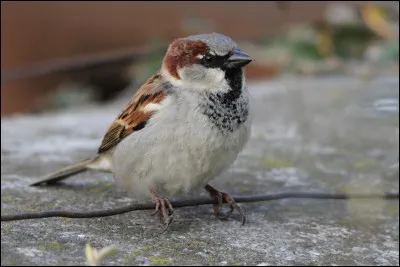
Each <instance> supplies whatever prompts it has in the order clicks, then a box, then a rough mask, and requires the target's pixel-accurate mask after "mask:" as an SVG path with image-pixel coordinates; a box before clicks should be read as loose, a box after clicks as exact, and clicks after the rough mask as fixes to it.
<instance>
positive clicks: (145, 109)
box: [140, 103, 161, 112]
mask: <svg viewBox="0 0 400 267" xmlns="http://www.w3.org/2000/svg"><path fill="white" fill-rule="evenodd" d="M160 108H161V105H160V104H155V103H150V104H147V105H146V106H144V107H142V108H141V109H140V110H141V111H143V112H152V111H157V110H159V109H160Z"/></svg>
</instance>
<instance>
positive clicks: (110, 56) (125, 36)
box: [1, 1, 399, 117]
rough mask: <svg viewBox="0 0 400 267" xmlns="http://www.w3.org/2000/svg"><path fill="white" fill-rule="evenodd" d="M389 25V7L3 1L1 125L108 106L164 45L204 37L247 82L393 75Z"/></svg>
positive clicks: (393, 34) (392, 12)
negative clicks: (230, 51)
mask: <svg viewBox="0 0 400 267" xmlns="http://www.w3.org/2000/svg"><path fill="white" fill-rule="evenodd" d="M398 20H399V4H398V2H397V1H382V2H381V1H376V2H375V1H346V2H344V1H343V2H341V1H338V2H336V1H335V2H333V1H324V2H311V1H310V2H307V1H305V2H291V1H276V2H274V1H270V2H251V1H246V2H244V1H243V2H217V1H215V2H118V1H113V2H111V1H110V2H23V1H18V2H17V1H15V2H14V1H2V2H1V72H2V78H1V79H2V83H1V94H2V98H1V116H2V117H4V116H9V115H12V114H17V113H32V112H46V111H50V110H57V109H61V108H66V107H71V106H79V105H85V104H86V103H106V102H108V101H112V100H113V99H115V98H117V97H118V96H121V94H123V93H124V92H126V91H127V90H133V91H134V90H135V89H136V88H137V86H136V85H139V84H140V83H142V82H143V81H144V80H146V79H147V78H148V76H149V75H150V74H151V73H153V72H154V71H156V70H157V69H158V68H159V66H160V62H161V60H162V56H163V54H164V52H165V49H166V47H167V45H168V43H169V42H170V41H171V40H172V39H174V38H176V37H182V36H186V35H190V34H197V33H203V32H212V31H216V32H220V33H223V34H226V35H228V36H230V37H232V38H233V39H234V40H236V41H237V42H238V43H239V45H240V46H241V48H242V49H243V50H244V51H246V52H247V53H249V54H250V55H251V56H253V57H254V58H256V61H255V62H254V63H253V64H250V65H249V66H248V68H247V71H248V77H249V80H257V79H264V80H265V79H271V78H274V77H276V76H278V75H289V74H290V75H306V76H309V75H329V74H333V73H342V72H345V73H347V74H351V75H357V76H359V77H361V78H362V79H370V78H371V77H373V75H375V74H376V72H377V71H380V70H382V69H385V70H390V71H392V72H394V73H398V60H399V38H398V33H399V29H398V23H399V21H398ZM131 85H133V86H131ZM129 94H131V92H129Z"/></svg>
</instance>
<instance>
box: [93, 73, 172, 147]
mask: <svg viewBox="0 0 400 267" xmlns="http://www.w3.org/2000/svg"><path fill="white" fill-rule="evenodd" d="M165 89H166V82H165V80H164V79H163V78H162V76H161V75H160V74H156V75H153V76H152V77H151V78H150V79H148V80H147V81H146V83H145V84H144V85H143V86H142V87H140V89H139V90H138V91H137V92H136V94H135V96H134V98H133V100H132V101H130V102H129V103H128V104H127V105H126V107H125V108H124V109H123V111H122V112H121V113H120V114H119V116H118V117H117V118H116V119H115V121H114V122H113V123H112V124H111V125H110V127H109V128H108V130H107V132H106V134H105V135H104V138H103V141H102V142H101V145H100V147H99V149H98V153H102V152H105V151H107V150H109V149H110V148H112V147H114V146H116V145H117V144H118V143H119V142H121V141H122V140H123V139H124V138H125V137H127V136H128V135H130V134H131V133H133V132H136V131H139V130H141V129H143V128H144V127H145V126H146V123H147V121H148V120H149V119H150V118H151V116H152V115H153V114H154V113H155V112H156V111H155V110H154V109H149V110H146V109H145V107H146V106H147V105H149V104H158V103H160V102H161V101H162V100H163V99H164V98H165V97H166V95H167V93H166V90H165Z"/></svg>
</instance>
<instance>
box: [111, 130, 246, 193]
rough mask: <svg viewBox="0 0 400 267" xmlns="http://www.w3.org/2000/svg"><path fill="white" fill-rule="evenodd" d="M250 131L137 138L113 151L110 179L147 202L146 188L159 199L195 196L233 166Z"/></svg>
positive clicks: (184, 132)
mask: <svg viewBox="0 0 400 267" xmlns="http://www.w3.org/2000/svg"><path fill="white" fill-rule="evenodd" d="M249 127H250V126H249V124H247V123H245V124H243V125H242V127H240V128H239V129H238V130H237V131H235V132H233V133H231V134H230V135H228V136H223V135H221V134H219V133H217V132H216V130H215V129H212V128H211V127H202V129H200V127H193V128H192V129H191V130H190V129H189V130H188V129H186V130H182V131H181V132H179V131H178V130H176V129H175V131H171V130H169V129H164V131H163V133H162V132H158V133H155V132H153V133H144V132H143V133H141V134H139V133H138V134H136V135H135V136H134V135H133V136H131V137H130V138H129V139H127V140H124V141H123V142H121V144H120V145H119V146H118V148H117V149H116V150H115V153H114V155H113V173H114V179H115V181H116V183H117V185H118V186H119V187H122V188H123V189H126V190H128V191H130V192H132V193H133V194H134V196H135V197H136V198H139V199H141V198H147V197H149V196H150V188H155V189H156V191H157V194H159V195H160V196H164V197H171V196H176V195H180V194H187V193H191V192H193V193H195V191H197V190H199V189H201V188H203V187H204V186H205V185H206V184H207V183H208V182H209V181H210V180H211V179H213V178H215V177H216V176H217V175H219V174H220V173H221V172H222V171H223V170H224V169H226V168H228V167H229V166H230V165H231V164H232V163H233V162H234V161H235V159H236V157H237V155H238V153H239V152H240V151H241V150H242V148H243V146H244V145H245V143H246V141H247V138H248V135H249ZM121 158H123V159H124V160H120V159H121Z"/></svg>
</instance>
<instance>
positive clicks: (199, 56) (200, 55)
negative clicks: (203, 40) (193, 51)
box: [196, 54, 204, 59]
mask: <svg viewBox="0 0 400 267" xmlns="http://www.w3.org/2000/svg"><path fill="white" fill-rule="evenodd" d="M203 57H204V55H202V54H198V55H197V56H196V58H198V59H202V58H203Z"/></svg>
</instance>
